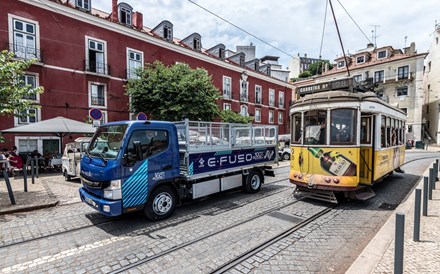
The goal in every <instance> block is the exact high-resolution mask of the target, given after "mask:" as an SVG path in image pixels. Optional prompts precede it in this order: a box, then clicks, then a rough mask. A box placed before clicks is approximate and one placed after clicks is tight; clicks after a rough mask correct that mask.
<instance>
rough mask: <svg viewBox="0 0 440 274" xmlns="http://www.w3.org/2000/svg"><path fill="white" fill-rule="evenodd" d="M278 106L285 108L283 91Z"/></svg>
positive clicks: (279, 96) (280, 93)
mask: <svg viewBox="0 0 440 274" xmlns="http://www.w3.org/2000/svg"><path fill="white" fill-rule="evenodd" d="M278 106H279V107H280V108H284V92H282V91H280V92H279V93H278Z"/></svg>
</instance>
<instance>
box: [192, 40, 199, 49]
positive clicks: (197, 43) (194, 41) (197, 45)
mask: <svg viewBox="0 0 440 274" xmlns="http://www.w3.org/2000/svg"><path fill="white" fill-rule="evenodd" d="M193 49H195V50H200V39H199V38H198V37H194V38H193Z"/></svg>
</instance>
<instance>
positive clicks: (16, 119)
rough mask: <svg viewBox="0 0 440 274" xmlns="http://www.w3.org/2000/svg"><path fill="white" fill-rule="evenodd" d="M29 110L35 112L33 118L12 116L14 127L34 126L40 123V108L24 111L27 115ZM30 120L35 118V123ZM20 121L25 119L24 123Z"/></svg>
mask: <svg viewBox="0 0 440 274" xmlns="http://www.w3.org/2000/svg"><path fill="white" fill-rule="evenodd" d="M29 110H34V111H35V116H34V117H29V116H27V117H21V118H20V117H17V116H14V126H16V127H18V126H24V125H29V124H34V123H37V122H40V121H41V108H29V109H26V112H28V113H29ZM30 118H35V122H30V121H29V119H30ZM21 119H26V121H22V120H21Z"/></svg>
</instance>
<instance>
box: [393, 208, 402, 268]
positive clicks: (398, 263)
mask: <svg viewBox="0 0 440 274" xmlns="http://www.w3.org/2000/svg"><path fill="white" fill-rule="evenodd" d="M404 234H405V214H404V213H396V235H395V248H394V274H402V273H403V245H404Z"/></svg>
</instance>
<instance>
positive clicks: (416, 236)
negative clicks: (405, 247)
mask: <svg viewBox="0 0 440 274" xmlns="http://www.w3.org/2000/svg"><path fill="white" fill-rule="evenodd" d="M421 199H422V190H421V189H420V188H417V189H416V203H415V207H414V237H413V239H414V242H419V241H420V203H421Z"/></svg>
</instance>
